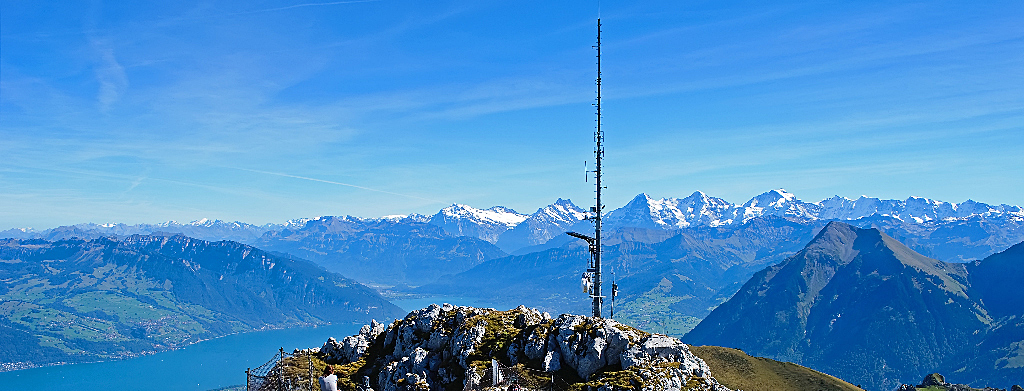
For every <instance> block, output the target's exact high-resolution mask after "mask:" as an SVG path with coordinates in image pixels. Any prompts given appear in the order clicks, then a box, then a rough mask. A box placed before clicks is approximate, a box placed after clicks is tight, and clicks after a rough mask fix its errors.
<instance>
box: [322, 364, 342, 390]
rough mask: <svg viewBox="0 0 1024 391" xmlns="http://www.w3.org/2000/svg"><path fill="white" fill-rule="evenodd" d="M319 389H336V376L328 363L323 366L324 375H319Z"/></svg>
mask: <svg viewBox="0 0 1024 391" xmlns="http://www.w3.org/2000/svg"><path fill="white" fill-rule="evenodd" d="M320 391H338V376H336V375H335V374H334V368H331V366H330V365H328V366H326V367H324V375H323V376H321V377H320Z"/></svg>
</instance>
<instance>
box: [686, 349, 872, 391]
mask: <svg viewBox="0 0 1024 391" xmlns="http://www.w3.org/2000/svg"><path fill="white" fill-rule="evenodd" d="M690 351H691V352H693V354H696V355H697V357H700V358H701V359H702V360H704V362H706V363H707V364H708V366H709V367H711V373H712V374H713V375H714V376H715V378H716V379H718V382H719V383H722V385H724V386H726V387H729V388H731V389H734V390H744V391H790V390H792V391H804V390H822V391H826V390H828V391H833V390H834V391H855V390H856V391H859V390H860V388H857V387H856V386H854V385H853V384H850V383H847V382H845V381H843V380H840V379H838V378H836V377H833V376H830V375H827V374H824V373H821V372H818V371H815V370H812V369H809V368H806V367H802V366H799V365H796V364H793V363H789V362H782V361H775V360H772V359H768V358H763V357H752V356H750V355H747V354H746V353H743V351H741V350H737V349H730V348H723V347H719V346H690Z"/></svg>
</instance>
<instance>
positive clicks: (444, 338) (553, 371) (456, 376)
mask: <svg viewBox="0 0 1024 391" xmlns="http://www.w3.org/2000/svg"><path fill="white" fill-rule="evenodd" d="M319 354H320V356H321V358H322V359H323V360H324V361H326V362H327V363H331V364H335V366H336V368H337V373H339V375H340V377H342V379H341V381H339V387H341V388H343V389H344V388H346V387H352V388H353V389H354V388H355V384H361V383H362V379H363V378H364V376H365V377H368V378H369V379H370V383H371V384H373V385H374V388H375V389H376V390H377V391H397V390H413V389H415V390H463V389H464V388H465V386H466V382H467V379H469V380H468V381H469V382H470V383H471V384H474V383H476V382H479V381H480V379H481V378H482V377H484V376H486V374H487V373H488V369H489V368H490V367H491V363H492V360H495V361H493V362H497V363H500V364H501V365H502V366H503V367H507V368H511V369H512V370H514V371H518V373H520V374H522V375H523V376H524V377H528V376H533V377H536V378H539V379H544V380H545V381H548V380H549V379H550V380H553V381H555V382H558V383H559V384H562V385H568V386H569V387H570V388H573V389H581V390H582V389H594V390H603V391H616V390H647V391H655V390H657V391H672V390H676V391H682V390H716V391H727V390H728V389H727V388H725V387H724V386H722V385H720V384H719V383H718V381H717V380H715V378H714V377H712V375H711V370H710V369H709V368H708V366H707V364H705V363H704V361H703V360H701V359H700V358H698V357H697V356H695V355H693V354H692V353H691V352H690V350H689V347H688V346H687V345H685V344H683V343H682V342H680V341H679V340H678V339H675V338H671V337H667V336H664V335H658V334H648V333H646V332H643V331H640V330H637V329H634V328H632V327H629V326H626V325H623V324H621V323H618V322H616V321H614V320H611V319H600V318H592V317H586V316H578V315H561V316H559V317H558V318H554V319H553V318H551V316H550V315H548V314H547V313H543V312H540V311H538V310H536V309H531V308H526V307H524V306H520V307H518V308H515V309H512V310H509V311H497V310H494V309H488V308H473V307H461V306H453V305H450V304H445V305H442V306H439V305H436V304H435V305H431V306H429V307H427V308H424V309H421V310H418V311H413V312H411V313H409V315H407V316H406V317H405V318H404V319H401V320H397V321H395V322H394V323H392V324H391V325H388V326H385V325H382V324H379V323H377V322H372V323H370V324H368V325H365V326H363V328H362V329H361V330H360V332H359V334H356V335H353V336H349V337H345V338H343V339H342V340H341V341H340V342H339V341H338V340H336V339H334V338H331V339H329V340H328V341H327V343H325V344H324V346H323V347H321V348H320V349H319ZM485 385H486V384H485ZM485 385H481V389H483V388H485V387H484V386H485Z"/></svg>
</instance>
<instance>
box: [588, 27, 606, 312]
mask: <svg viewBox="0 0 1024 391" xmlns="http://www.w3.org/2000/svg"><path fill="white" fill-rule="evenodd" d="M595 48H596V49H597V103H596V104H595V106H596V107H597V128H596V129H595V130H594V141H596V142H597V147H596V148H594V163H595V164H594V165H595V166H597V167H596V168H595V170H594V173H595V174H594V177H595V179H596V181H595V182H597V184H596V185H597V203H596V205H597V206H596V207H595V208H594V246H593V248H592V249H591V251H592V253H593V254H592V255H593V257H594V271H593V273H594V290H593V293H591V296H592V297H593V298H594V317H596V318H600V317H601V304H602V303H603V301H604V296H601V215H602V214H603V213H602V212H603V211H604V205H601V163H602V160H603V159H604V132H603V131H602V130H601V18H597V46H596V47H595Z"/></svg>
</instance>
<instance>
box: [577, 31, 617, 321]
mask: <svg viewBox="0 0 1024 391" xmlns="http://www.w3.org/2000/svg"><path fill="white" fill-rule="evenodd" d="M594 48H595V49H597V102H596V103H595V104H594V106H595V107H597V128H596V129H595V130H594V141H595V142H597V147H596V148H594V157H595V160H596V161H595V163H596V166H597V168H596V169H594V171H593V172H594V176H595V178H596V179H597V181H596V184H597V204H596V206H592V207H590V216H588V217H587V219H588V220H593V221H594V236H588V235H584V234H581V233H577V232H566V234H568V235H569V236H572V237H574V238H579V239H583V240H585V241H587V244H588V247H589V249H590V268H588V269H587V272H586V273H583V281H582V283H583V291H584V292H587V293H589V294H590V297H591V298H593V299H594V304H593V306H594V308H593V309H594V317H595V318H600V317H601V305H602V304H603V303H604V296H602V295H601V213H602V212H603V210H604V205H602V204H601V189H603V187H602V186H601V163H602V161H603V160H604V132H603V131H602V130H601V18H597V45H596V46H594ZM615 293H616V292H615V289H614V286H613V289H612V295H614V294H615ZM613 300H614V298H613Z"/></svg>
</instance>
